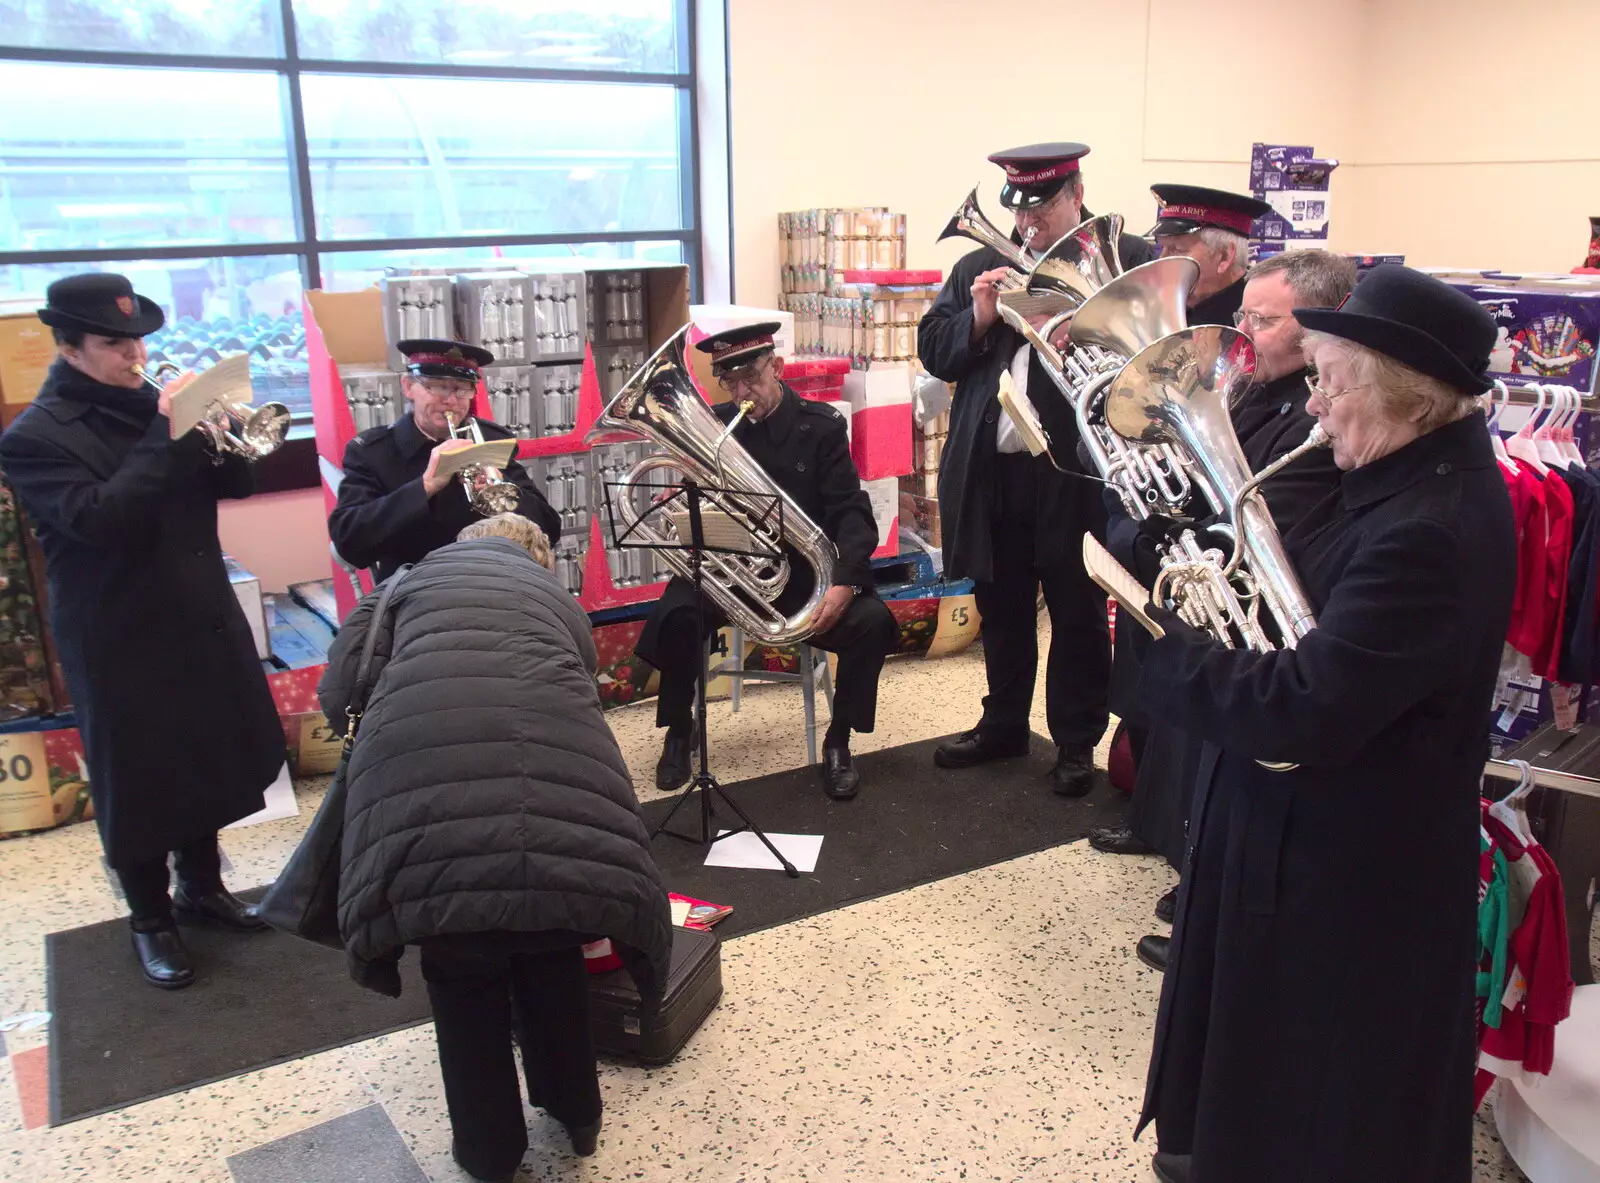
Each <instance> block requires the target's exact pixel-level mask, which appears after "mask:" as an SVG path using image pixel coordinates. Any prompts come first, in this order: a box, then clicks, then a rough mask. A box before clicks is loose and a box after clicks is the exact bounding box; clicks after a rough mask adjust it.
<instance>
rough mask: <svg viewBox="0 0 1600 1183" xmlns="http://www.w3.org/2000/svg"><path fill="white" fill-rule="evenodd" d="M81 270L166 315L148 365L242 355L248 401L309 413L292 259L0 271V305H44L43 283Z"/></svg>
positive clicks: (296, 267)
mask: <svg viewBox="0 0 1600 1183" xmlns="http://www.w3.org/2000/svg"><path fill="white" fill-rule="evenodd" d="M83 271H118V272H121V273H122V274H123V275H126V276H127V277H128V278H129V279H130V280H132V281H133V288H134V291H136V292H138V293H139V294H140V295H143V296H148V297H150V299H152V300H154V301H155V302H156V303H157V304H160V305H161V309H162V311H163V312H165V313H166V316H167V323H166V324H165V325H163V326H162V328H161V330H160V331H159V332H157V333H152V334H151V335H150V336H149V337H147V338H145V341H146V343H147V344H148V345H149V348H150V355H151V357H152V359H154V360H155V361H160V360H163V359H165V360H169V361H172V362H173V363H174V364H176V365H179V366H182V367H183V368H184V369H195V370H203V369H206V368H207V367H209V366H210V365H212V364H213V363H214V362H216V361H217V360H218V359H220V358H222V357H225V356H227V355H228V354H230V353H240V352H244V351H248V352H249V353H250V376H251V379H252V385H253V386H254V388H255V399H256V402H258V403H259V402H265V401H267V400H276V401H278V402H281V403H284V404H286V405H287V406H288V407H289V408H290V410H292V411H294V412H295V413H296V414H297V415H300V414H304V415H309V414H310V413H311V393H310V387H309V385H308V377H307V375H308V372H309V371H308V369H307V366H306V330H305V322H304V319H303V317H302V315H301V308H300V293H301V289H302V285H301V279H300V263H299V260H298V259H297V258H296V257H295V256H293V255H260V256H254V257H251V258H245V259H161V260H142V261H141V260H134V259H128V260H119V261H117V262H111V263H92V264H83V263H60V264H49V265H36V264H28V265H23V266H16V265H12V266H4V267H0V301H9V300H19V299H24V298H26V299H29V300H34V301H36V302H37V303H38V304H39V305H42V304H43V303H44V292H45V289H46V288H47V287H49V286H50V284H51V283H52V282H53V281H54V280H57V279H60V278H61V277H62V276H65V275H76V274H78V273H80V272H83Z"/></svg>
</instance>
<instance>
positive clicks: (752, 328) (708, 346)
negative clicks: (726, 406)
mask: <svg viewBox="0 0 1600 1183" xmlns="http://www.w3.org/2000/svg"><path fill="white" fill-rule="evenodd" d="M781 328H783V325H782V324H781V323H779V322H778V321H775V320H764V321H762V322H761V323H760V324H753V325H740V326H739V327H738V328H736V329H724V330H723V331H722V332H720V333H712V334H711V336H709V337H706V338H705V339H704V340H702V341H698V342H696V343H695V348H696V349H698V350H699V351H700V352H701V353H709V354H710V355H711V372H712V373H713V374H717V375H719V376H720V375H722V374H726V373H727V372H728V371H729V370H733V369H737V368H738V367H739V366H746V365H749V364H750V363H751V362H753V361H756V360H757V359H759V358H762V357H765V356H766V355H767V354H769V353H771V352H773V351H774V350H775V349H776V348H777V335H778V330H780V329H781Z"/></svg>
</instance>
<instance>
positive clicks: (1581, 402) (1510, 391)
mask: <svg viewBox="0 0 1600 1183" xmlns="http://www.w3.org/2000/svg"><path fill="white" fill-rule="evenodd" d="M1539 385H1543V386H1544V387H1545V391H1544V392H1543V393H1541V392H1540V390H1539ZM1539 385H1523V384H1514V383H1511V382H1507V383H1506V384H1505V390H1506V397H1504V398H1502V396H1501V394H1500V388H1499V387H1498V386H1497V387H1495V389H1493V390H1491V391H1490V392H1489V393H1488V394H1487V395H1485V396H1484V397H1485V398H1488V399H1492V400H1493V401H1494V402H1495V403H1497V404H1499V405H1500V406H1509V407H1537V406H1544V407H1552V408H1553V406H1554V403H1553V400H1552V399H1551V397H1550V393H1549V391H1550V389H1551V388H1552V387H1554V388H1556V389H1559V390H1563V391H1566V392H1568V393H1569V394H1576V395H1578V410H1579V411H1580V412H1581V413H1584V414H1591V413H1593V412H1595V411H1600V398H1597V397H1596V396H1595V395H1592V394H1584V393H1582V392H1580V391H1579V390H1578V388H1577V387H1576V386H1568V385H1567V384H1566V383H1564V382H1546V383H1540V384H1539Z"/></svg>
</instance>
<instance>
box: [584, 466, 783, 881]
mask: <svg viewBox="0 0 1600 1183" xmlns="http://www.w3.org/2000/svg"><path fill="white" fill-rule="evenodd" d="M603 488H604V489H605V506H606V520H607V521H608V522H609V523H610V525H611V542H612V545H613V546H615V547H616V548H617V549H618V550H627V549H634V550H676V551H683V552H685V553H686V554H687V555H688V556H689V571H690V582H692V583H693V584H694V592H695V610H694V615H695V628H696V629H698V630H699V631H698V632H697V633H696V636H698V637H699V638H700V668H699V670H698V671H697V672H696V675H695V721H696V725H697V726H698V728H699V731H700V745H699V747H700V752H699V756H700V770H699V771H698V772H697V773H695V775H694V777H693V778H692V779H691V780H690V781H689V785H688V787H687V788H686V789H684V791H683V793H682V794H681V795H680V796H679V797H678V799H677V801H676V802H674V803H673V806H672V808H671V809H670V810H668V811H667V816H666V817H664V818H662V819H661V824H660V825H659V826H657V827H656V828H655V829H654V830H652V831H651V832H650V837H651V838H654V837H655V836H656V835H658V834H666V835H667V836H668V837H669V838H677V839H679V840H680V841H683V842H693V843H695V844H696V845H699V846H710V845H711V844H712V843H714V842H719V841H721V840H722V839H723V838H731V837H733V836H734V835H735V834H742V833H744V832H745V831H746V830H749V831H750V833H752V834H754V835H755V836H756V837H757V838H759V839H761V844H762V845H763V846H765V847H766V848H767V849H768V850H770V851H771V852H772V857H773V858H775V859H777V860H778V863H779V865H780V866H782V867H783V870H784V873H785V874H786V875H788V876H789V878H791V879H798V878H799V877H800V872H799V871H798V870H796V869H795V865H794V864H793V863H791V862H790V861H789V860H788V859H787V858H785V857H784V854H783V852H782V851H781V850H779V849H778V848H777V847H776V846H774V845H773V844H772V839H770V838H768V837H767V835H766V833H765V832H764V831H763V830H762V829H761V827H760V826H758V825H756V823H755V822H754V821H753V820H751V818H750V815H749V814H747V813H746V812H745V811H744V810H743V809H741V808H740V807H739V803H738V802H737V801H735V800H734V799H733V798H732V797H730V796H728V792H727V790H726V789H724V788H723V787H722V784H721V782H719V781H718V780H717V778H716V777H714V776H712V775H711V769H710V762H711V749H710V741H709V732H710V730H711V729H710V728H709V727H708V726H707V725H706V659H707V653H706V650H705V641H706V599H705V579H704V565H705V557H706V555H707V554H742V555H753V556H756V557H758V558H768V559H774V560H777V559H781V558H782V557H783V554H782V552H781V551H779V550H775V549H774V550H767V549H763V548H761V547H759V546H757V545H755V544H754V542H755V540H754V539H753V538H751V540H750V544H749V545H717V544H715V543H708V542H707V541H706V536H705V526H704V522H703V521H702V519H701V516H700V508H701V503H702V502H703V501H704V499H705V496H706V494H707V493H713V494H726V495H735V494H736V495H737V496H738V498H739V500H740V501H741V502H743V503H744V504H745V505H746V506H747V507H750V508H753V509H754V510H756V511H758V512H757V522H758V524H763V525H770V526H773V527H775V531H776V536H777V537H778V538H779V539H782V537H783V498H782V497H781V496H779V495H778V494H775V493H752V492H750V491H749V490H746V489H722V488H715V487H713V486H711V485H702V484H700V483H699V482H698V481H696V480H695V479H694V478H692V477H685V478H684V479H683V482H682V483H681V484H649V483H644V482H635V483H632V484H625V483H623V482H620V481H607V482H605V483H604V484H603ZM640 489H655V490H658V491H660V493H662V494H664V495H663V496H660V498H659V499H658V500H656V501H655V502H654V503H653V504H652V505H651V506H650V510H649V514H646V513H641V514H639V515H638V516H637V518H636V519H635V520H634V523H633V525H631V526H629V527H628V528H627V529H626V530H622V531H620V532H619V531H618V529H617V515H616V510H615V501H614V498H615V497H617V496H619V495H620V496H627V494H628V493H629V492H632V491H637V490H640ZM618 491H620V492H618ZM680 501H681V502H682V503H683V504H684V506H685V507H686V508H687V509H688V511H689V512H688V517H689V537H688V539H687V540H684V539H681V538H680V540H679V541H678V542H675V543H669V542H644V541H637V540H635V541H629V539H631V538H633V535H634V533H635V532H636V531H637V530H638V529H639V527H640V525H642V524H643V522H644V521H645V519H646V518H647V517H648V516H649V515H650V514H654V513H657V512H664V511H665V510H666V509H667V508H668V507H669V506H670V505H672V504H673V503H674V502H680ZM696 790H698V791H699V793H700V834H699V836H698V837H696V836H695V835H693V834H680V833H679V832H678V831H676V830H669V829H667V826H668V824H669V823H670V822H671V821H672V819H673V818H674V817H675V816H676V815H677V812H678V810H679V809H681V808H683V804H684V802H686V801H687V800H688V799H689V798H690V797H691V796H693V795H694V793H695V792H696ZM712 794H715V795H716V797H717V799H718V800H720V801H721V802H722V803H723V804H724V805H726V806H727V807H728V808H729V809H731V810H732V811H733V812H734V813H736V814H737V815H738V816H739V820H740V821H741V822H743V823H744V824H743V825H741V826H739V827H738V828H737V829H733V830H729V831H728V832H727V833H726V834H717V833H716V832H715V831H714V830H713V829H712V818H713V816H714V814H715V810H714V807H713V805H712V801H711V797H712Z"/></svg>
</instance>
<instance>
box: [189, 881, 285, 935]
mask: <svg viewBox="0 0 1600 1183" xmlns="http://www.w3.org/2000/svg"><path fill="white" fill-rule="evenodd" d="M172 914H173V915H174V916H176V917H177V918H178V920H179V921H180V922H182V923H185V924H217V925H220V926H222V927H223V928H231V929H233V930H235V931H236V932H259V931H260V930H261V929H263V928H266V927H267V922H266V921H265V920H263V919H261V917H260V915H259V914H257V912H256V909H255V906H254V905H253V904H247V903H245V902H244V901H243V900H241V899H239V898H238V897H237V896H235V895H234V894H233V893H232V892H230V891H229V890H228V889H227V888H226V887H219V888H217V889H216V890H215V891H208V892H206V893H205V894H204V895H195V896H191V895H189V894H188V893H187V892H185V891H184V889H183V884H181V883H180V884H178V890H177V891H175V892H173V893H172Z"/></svg>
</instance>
